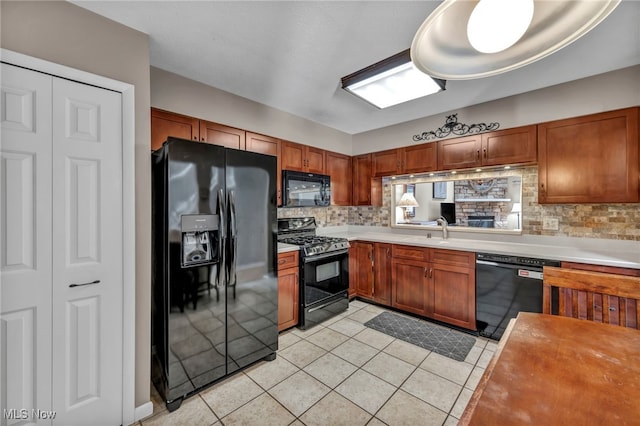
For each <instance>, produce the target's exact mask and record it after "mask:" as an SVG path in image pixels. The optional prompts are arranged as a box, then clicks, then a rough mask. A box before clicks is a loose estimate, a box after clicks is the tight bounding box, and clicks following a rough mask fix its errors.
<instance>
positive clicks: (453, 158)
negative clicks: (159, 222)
mask: <svg viewBox="0 0 640 426" xmlns="http://www.w3.org/2000/svg"><path fill="white" fill-rule="evenodd" d="M437 144H438V170H452V169H468V168H470V167H477V166H479V165H481V164H482V160H481V158H480V157H481V155H480V151H481V150H482V138H481V137H480V135H474V136H469V137H464V138H456V139H447V140H442V141H438V142H437Z"/></svg>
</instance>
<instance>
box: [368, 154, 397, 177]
mask: <svg viewBox="0 0 640 426" xmlns="http://www.w3.org/2000/svg"><path fill="white" fill-rule="evenodd" d="M398 154H399V153H398V150H397V149H389V150H386V151H378V152H374V153H373V154H371V176H373V177H384V176H391V175H395V174H398V173H400V157H399V155H398Z"/></svg>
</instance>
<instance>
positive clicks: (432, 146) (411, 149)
mask: <svg viewBox="0 0 640 426" xmlns="http://www.w3.org/2000/svg"><path fill="white" fill-rule="evenodd" d="M399 157H400V173H403V174H408V173H424V172H431V171H434V170H437V169H438V161H437V160H438V144H437V143H435V142H432V143H423V144H420V145H415V146H407V147H404V148H401V149H399Z"/></svg>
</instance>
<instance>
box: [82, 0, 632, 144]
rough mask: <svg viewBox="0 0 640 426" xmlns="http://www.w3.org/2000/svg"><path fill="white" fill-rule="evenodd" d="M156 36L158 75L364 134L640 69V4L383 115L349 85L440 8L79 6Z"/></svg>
mask: <svg viewBox="0 0 640 426" xmlns="http://www.w3.org/2000/svg"><path fill="white" fill-rule="evenodd" d="M73 3H75V4H77V5H79V6H81V7H83V8H86V9H88V10H91V11H93V12H95V13H98V14H100V15H103V16H105V17H107V18H109V19H112V20H114V21H117V22H120V23H122V24H124V25H126V26H129V27H131V28H135V29H136V30H139V31H141V32H143V33H146V34H148V35H149V39H150V42H149V43H150V61H151V65H152V66H155V67H157V68H161V69H164V70H167V71H170V72H173V73H176V74H179V75H181V76H184V77H187V78H190V79H192V80H196V81H199V82H202V83H204V84H207V85H210V86H213V87H216V88H218V89H222V90H224V91H227V92H230V93H233V94H235V95H238V96H242V97H245V98H248V99H251V100H253V101H256V102H259V103H262V104H265V105H269V106H271V107H273V108H277V109H279V110H283V111H286V112H289V113H291V114H294V115H296V116H299V117H303V118H306V119H309V120H312V121H314V122H318V123H321V124H324V125H326V126H329V127H332V128H334V129H337V130H340V131H343V132H346V133H349V134H356V133H361V132H364V131H368V130H373V129H377V128H380V127H385V126H389V125H393V124H397V123H401V122H405V121H409V120H413V119H417V118H421V117H427V116H432V115H436V114H440V113H443V112H447V111H451V110H455V109H459V108H463V107H467V106H470V105H475V104H479V103H482V102H487V101H491V100H494V99H499V98H503V97H506V96H510V95H515V94H519V93H524V92H528V91H531V90H535V89H539V88H542V87H547V86H552V85H556V84H560V83H564V82H567V81H571V80H576V79H579V78H583V77H588V76H591V75H596V74H601V73H604V72H607V71H612V70H615V69H620V68H625V67H628V66H632V65H636V64H639V63H640V25H638V22H640V2H639V1H634V0H623V1H622V3H621V4H620V6H618V8H617V9H616V10H614V11H613V13H612V14H611V15H610V16H609V17H608V18H607V19H605V21H604V22H602V23H601V24H600V25H599V26H598V27H596V28H595V29H594V30H592V31H591V32H590V33H588V34H587V35H585V36H584V37H582V38H581V39H579V40H578V41H576V42H575V43H573V44H571V45H570V46H568V47H565V48H564V49H562V50H560V51H558V52H556V53H554V54H553V55H551V56H548V57H546V58H544V59H542V60H540V61H538V62H535V63H533V64H530V65H528V66H525V67H523V68H520V69H517V70H514V71H511V72H508V73H504V74H501V75H498V76H494V77H488V78H482V79H475V80H464V81H463V80H458V81H448V82H447V90H446V91H444V92H441V93H438V94H436V95H433V96H428V97H426V98H422V99H418V100H414V101H410V102H407V103H404V104H401V105H397V106H394V107H390V108H387V109H384V110H378V109H376V108H375V107H372V106H371V105H369V104H367V103H365V102H363V101H361V100H360V99H358V98H356V97H354V96H353V95H351V94H349V93H347V92H345V91H344V90H342V89H341V86H340V78H341V77H343V76H345V75H347V74H350V73H352V72H354V71H357V70H359V69H361V68H364V67H366V66H368V65H371V64H373V63H375V62H378V61H380V60H382V59H384V58H387V57H389V56H391V55H393V54H395V53H398V52H400V51H402V50H404V49H407V48H409V47H410V45H411V41H412V40H413V36H414V35H415V33H416V31H417V29H418V27H419V26H420V24H421V23H422V22H423V21H424V19H425V18H426V17H427V16H428V15H429V13H430V12H431V11H433V10H434V9H435V8H436V7H437V6H438V4H439V3H440V2H439V1H306V0H304V1H300V0H298V1H157V2H153V1H73Z"/></svg>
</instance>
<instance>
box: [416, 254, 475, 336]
mask: <svg viewBox="0 0 640 426" xmlns="http://www.w3.org/2000/svg"><path fill="white" fill-rule="evenodd" d="M438 259H443V261H442V260H441V261H438ZM431 268H432V270H433V273H432V283H431V286H430V291H431V294H430V297H429V300H430V301H431V303H429V305H428V306H429V310H428V311H427V316H428V317H431V318H433V319H435V320H438V321H442V322H446V323H448V324H451V325H455V326H458V327H462V328H467V329H469V330H475V329H476V270H475V253H470V252H461V251H454V250H438V249H433V251H432V266H431Z"/></svg>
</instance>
